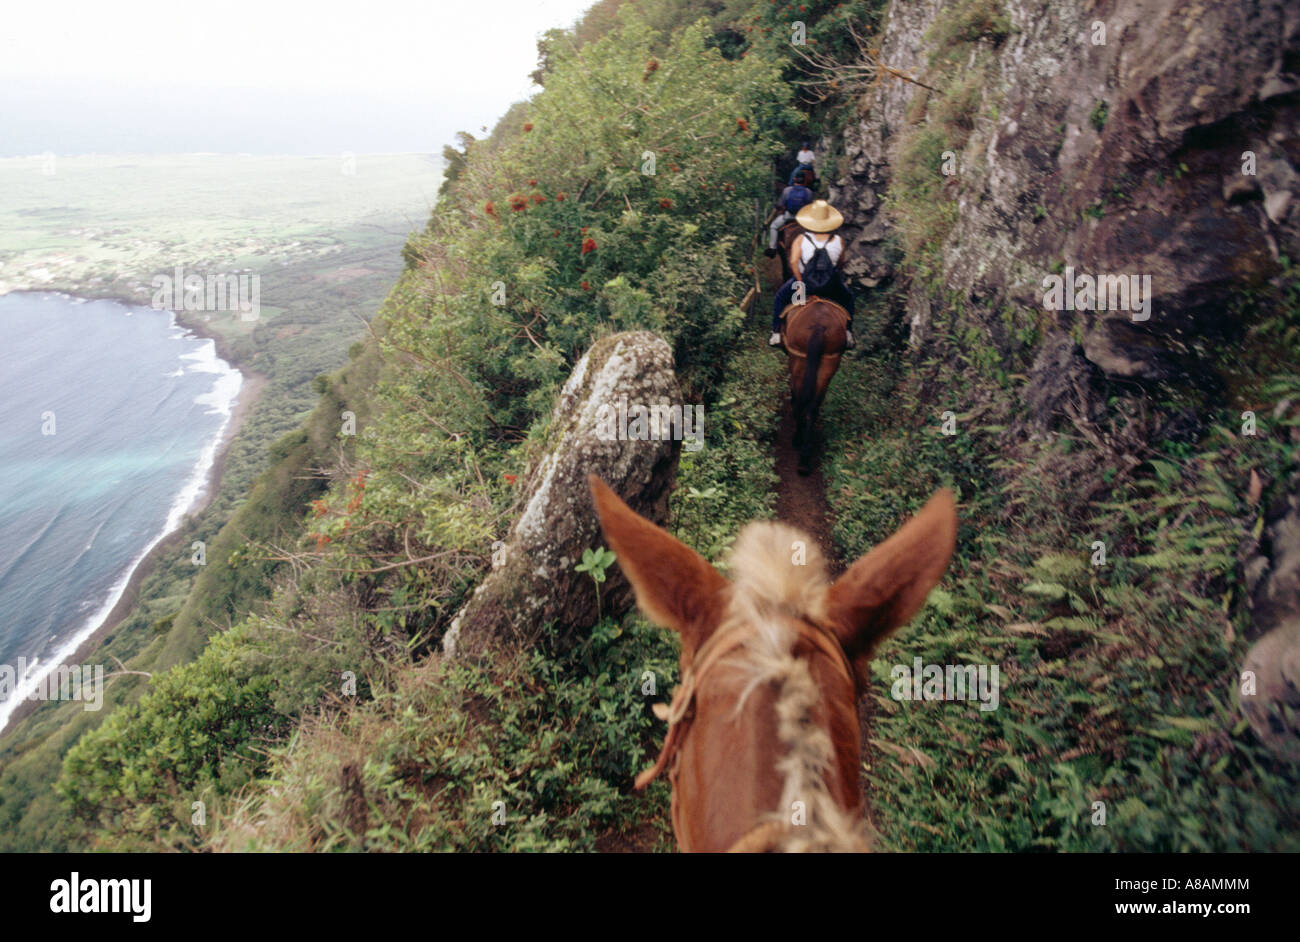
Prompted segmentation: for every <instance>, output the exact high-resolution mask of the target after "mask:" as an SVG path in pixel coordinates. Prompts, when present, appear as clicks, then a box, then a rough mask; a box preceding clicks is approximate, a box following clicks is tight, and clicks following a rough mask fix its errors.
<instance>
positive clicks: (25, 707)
mask: <svg viewBox="0 0 1300 942" xmlns="http://www.w3.org/2000/svg"><path fill="white" fill-rule="evenodd" d="M33 293H35V292H33ZM51 293H57V294H66V295H68V296H69V297H74V298H83V297H85V295H81V294H72V293H71V292H68V291H62V290H59V291H52V292H51ZM86 300H95V301H116V302H117V303H119V304H124V305H131V306H140V303H141V302H140V301H138V300H131V299H128V298H123V297H120V296H114V297H108V296H98V297H93V298H86ZM173 314H174V315H175V319H176V324H177V326H180V327H184V328H185V329H187V330H189V331H190V332H191V333H193V334H194V335H195V336H196V337H201V338H203V339H207V340H211V341H212V342H213V347H214V349H215V352H216V354H217V356H218V357H220V358H221V359H223V360H225V361H226V362H227V363H228V364H230V365H231V366H232V367H234V368H235V369H237V370H239V372H240V373H241V374H242V376H243V382H242V384H241V385H240V388H239V392H238V394H237V395H236V399H235V403H234V406H233V408H232V409H231V413H230V420H229V421H228V422H227V423H226V427H225V429H224V430H223V431H222V433H221V440H220V441H219V442H218V443H217V447H216V450H215V452H214V454H213V458H212V464H211V465H210V466H209V468H208V471H207V474H206V476H205V479H204V484H203V490H202V492H201V494H200V495H199V497H198V499H197V500H196V501H195V503H194V506H192V507H191V508H190V509H189V510H188V511H186V513H185V518H184V519H189V518H192V517H194V516H195V515H197V514H199V513H202V512H203V510H204V509H205V508H207V506H208V504H210V503H211V502H212V499H213V498H214V497H215V496H216V494H217V490H218V489H219V488H220V486H221V478H222V476H223V474H224V473H225V468H226V459H227V457H228V455H229V453H230V445H231V443H232V442H233V441H234V440H235V436H236V435H238V434H239V432H240V430H241V429H242V428H243V426H244V422H245V421H246V420H247V419H248V416H249V415H250V414H251V412H252V410H253V407H254V406H255V405H256V404H257V402H258V400H259V399H260V398H261V395H262V392H263V391H264V390H265V388H266V384H267V382H268V379H269V377H267V376H266V375H265V374H264V373H259V372H256V371H255V370H252V369H249V368H248V367H247V366H246V365H244V364H242V363H240V362H239V358H238V357H233V356H230V355H229V351H228V350H224V349H223V347H224V346H225V345H224V344H223V343H222V341H221V339H220V338H219V337H218V336H216V335H214V334H213V333H212V332H211V331H210V330H206V329H203V328H202V327H199V326H196V325H195V324H192V323H189V322H188V321H186V320H182V317H181V314H180V313H179V312H173ZM183 532H184V527H183V525H181V526H178V527H177V528H176V529H174V530H173V531H172V532H171V533H168V534H167V535H166V536H164V537H163V538H162V539H160V540H159V541H158V542H157V543H156V544H155V545H154V546H153V548H152V549H150V550H149V552H147V553H146V554H145V555H144V556H142V557H141V558H140V560H139V562H137V563H136V564H135V567H134V568H133V569H132V570H131V574H130V576H129V577H128V579H127V582H126V586H125V588H124V589H123V590H122V594H121V596H120V597H119V598H118V600H117V602H116V603H115V604H114V605H113V607H112V609H110V610H109V612H108V615H107V616H105V618H104V620H103V622H102V623H101V624H100V625H99V627H98V628H96V629H95V630H94V631H93V632H91V634H89V635H88V636H87V637H86V638H85V639H84V640H83V641H82V642H81V643H80V644H78V645H77V647H76V649H75V650H74V651H73V653H72V654H71V655H70V656H69V657H66V658H64V659H63V661H62V662H63V663H65V664H84V663H86V662H87V661H88V660H89V658H90V656H91V655H92V654H93V653H94V652H95V650H96V649H97V648H99V646H100V645H101V644H103V643H104V641H105V640H107V638H108V637H109V636H110V635H112V634H113V632H114V631H116V630H117V627H118V625H120V624H121V622H122V620H123V619H125V618H126V616H127V615H128V614H129V613H130V612H131V610H132V609H133V608H134V607H135V604H136V601H137V600H138V598H139V595H140V587H141V585H142V584H143V583H144V580H145V579H147V578H148V577H149V576H150V575H151V574H152V573H153V571H154V569H155V568H156V566H157V564H158V560H159V559H160V558H161V557H162V556H163V554H164V553H168V552H172V551H173V550H175V548H176V546H177V544H178V543H179V541H180V540H181V537H182V534H183ZM46 702H47V701H44V700H25V701H23V702H22V703H20V704H18V705H17V706H16V707H14V709H13V711H12V712H11V713H10V714H9V717H8V720H7V721H6V722H5V724H4V726H3V727H0V739H2V738H3V737H4V736H5V735H6V734H8V733H9V732H10V731H12V730H13V729H14V727H15V726H16V725H17V724H18V723H19V722H21V721H22V720H23V719H25V718H26V717H28V716H31V715H32V714H33V713H35V712H36V711H37V710H38V709H40V707H42V706H44V705H45V703H46Z"/></svg>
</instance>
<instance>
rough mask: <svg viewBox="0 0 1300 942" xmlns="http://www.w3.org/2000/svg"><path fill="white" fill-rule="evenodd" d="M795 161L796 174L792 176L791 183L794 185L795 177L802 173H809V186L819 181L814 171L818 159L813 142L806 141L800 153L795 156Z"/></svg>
mask: <svg viewBox="0 0 1300 942" xmlns="http://www.w3.org/2000/svg"><path fill="white" fill-rule="evenodd" d="M794 159H795V168H794V172H793V173H791V174H790V182H791V183H794V181H795V177H796V176H797V175H798V174H799V172H800V171H806V172H807V174H808V182H809V184H811V183H812V181H814V180H816V179H817V174H816V172H815V171H814V170H813V161H815V160H816V159H817V155H816V154H814V153H813V149H812V141H804V142H803V144H802V145H801V146H800V148H799V153H797V154H796V155H795V158H794Z"/></svg>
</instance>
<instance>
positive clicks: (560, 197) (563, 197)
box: [555, 193, 566, 203]
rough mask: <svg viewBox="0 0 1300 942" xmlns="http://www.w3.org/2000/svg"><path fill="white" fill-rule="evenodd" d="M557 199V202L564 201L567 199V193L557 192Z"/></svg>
mask: <svg viewBox="0 0 1300 942" xmlns="http://www.w3.org/2000/svg"><path fill="white" fill-rule="evenodd" d="M555 199H556V201H557V202H560V203H563V202H564V200H565V199H566V197H565V195H564V194H563V193H556V194H555Z"/></svg>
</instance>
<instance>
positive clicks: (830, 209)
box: [794, 200, 844, 232]
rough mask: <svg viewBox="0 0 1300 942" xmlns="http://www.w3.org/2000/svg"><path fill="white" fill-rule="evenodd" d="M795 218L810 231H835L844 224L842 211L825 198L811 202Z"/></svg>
mask: <svg viewBox="0 0 1300 942" xmlns="http://www.w3.org/2000/svg"><path fill="white" fill-rule="evenodd" d="M794 218H795V221H796V222H797V223H799V225H801V226H803V227H804V228H805V229H807V230H808V231H809V232H834V231H835V230H836V229H838V228H839V227H840V226H842V225H843V224H844V217H843V216H842V215H841V214H840V211H839V210H838V209H836V208H835V207H834V206H832V205H831V204H830V203H828V202H826V201H825V200H816V201H815V202H812V203H809V204H808V205H807V206H805V207H804V208H803V209H801V210H799V212H798V214H797V215H796V216H795V217H794Z"/></svg>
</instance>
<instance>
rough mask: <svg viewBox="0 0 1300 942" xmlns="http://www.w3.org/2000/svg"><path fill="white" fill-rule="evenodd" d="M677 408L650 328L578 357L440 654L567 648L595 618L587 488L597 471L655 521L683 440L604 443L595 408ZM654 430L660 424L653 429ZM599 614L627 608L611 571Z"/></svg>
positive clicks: (663, 346) (669, 363)
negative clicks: (497, 560)
mask: <svg viewBox="0 0 1300 942" xmlns="http://www.w3.org/2000/svg"><path fill="white" fill-rule="evenodd" d="M623 400H625V401H626V403H627V406H628V408H629V409H631V408H632V407H633V406H636V405H644V406H650V405H663V406H673V405H683V403H682V400H681V393H680V391H679V390H678V386H677V379H676V376H675V374H674V372H673V354H672V349H671V348H670V347H669V346H668V344H667V343H666V342H664V341H663V340H662V339H660V338H659V337H657V336H656V335H655V334H652V333H650V332H648V331H638V332H635V333H621V334H614V335H613V336H610V337H605V338H603V339H601V340H599V341H597V342H596V343H595V344H594V345H593V346H592V348H591V349H590V350H588V351H587V353H586V354H585V355H584V356H583V357H582V359H581V360H579V361H578V364H577V365H576V366H575V367H574V370H573V373H572V375H571V376H570V377H569V379H568V381H567V382H566V383H565V384H564V387H563V390H562V391H561V393H560V396H559V399H558V401H557V403H556V407H555V412H554V414H553V416H552V419H551V426H550V430H549V432H548V435H547V441H546V450H545V453H544V454H543V456H542V457H541V458H540V459H539V460H538V462H537V463H536V465H535V466H534V467H533V469H532V470H531V471H530V473H529V476H528V485H527V490H526V496H525V501H524V511H523V513H522V514H521V515H520V517H519V519H518V520H517V521H516V522H515V525H514V527H513V528H512V529H511V532H510V534H509V536H508V537H507V539H506V540H505V548H504V562H503V563H502V564H501V565H500V566H498V567H496V568H494V569H493V570H492V571H491V572H490V573H489V574H488V576H487V578H486V579H484V580H483V582H482V583H481V584H480V585H479V587H478V588H477V589H476V590H475V592H474V594H473V595H472V596H471V597H470V599H469V601H468V602H466V603H465V605H464V606H463V607H462V608H461V610H460V612H459V613H457V615H456V617H455V619H453V621H452V624H451V627H450V628H449V629H448V631H447V634H446V636H445V637H444V638H443V650H444V652H445V653H447V654H448V655H455V656H461V657H467V656H477V655H480V654H483V653H484V652H486V651H487V650H489V649H490V648H491V647H492V646H493V645H495V644H499V643H502V642H507V643H511V644H528V643H531V642H532V641H535V640H536V638H537V637H538V636H539V635H540V634H541V633H542V632H544V631H546V630H548V629H549V630H554V631H557V632H560V633H561V634H563V635H565V636H567V638H568V639H569V640H572V639H574V638H577V637H580V636H581V635H583V634H584V633H585V632H586V631H587V630H588V629H590V628H591V626H592V625H594V624H595V623H596V621H597V620H598V615H597V608H598V606H597V598H596V591H595V587H594V584H593V582H592V579H591V577H590V576H588V575H587V574H586V573H580V572H575V570H574V567H575V566H576V565H577V564H578V563H579V562H580V561H581V558H582V552H583V550H586V549H590V548H594V547H597V546H600V545H602V543H603V538H602V537H601V535H600V526H599V523H598V521H597V519H596V514H595V510H594V509H593V508H592V506H591V496H590V493H589V491H588V486H587V475H588V474H596V475H599V476H600V478H601V479H602V480H604V481H605V483H607V484H608V485H609V486H610V487H611V488H613V489H614V490H615V492H617V493H618V494H619V496H621V497H622V498H623V499H624V500H625V501H627V503H628V504H629V505H630V506H631V507H632V508H633V509H634V510H636V511H637V512H638V513H640V514H642V515H644V516H646V517H647V518H649V519H651V520H653V521H655V522H657V523H663V522H664V521H665V520H666V519H667V515H668V493H669V491H670V489H671V487H672V482H673V478H674V476H675V474H676V470H677V459H678V455H679V453H680V448H681V442H680V441H675V440H672V436H671V435H670V434H668V431H667V430H666V429H662V428H661V429H658V430H656V429H652V430H651V431H652V434H656V435H658V436H659V438H658V440H655V439H652V440H647V441H628V440H617V439H615V440H608V441H607V440H605V438H606V437H608V436H607V435H605V436H602V434H601V428H602V425H601V422H602V415H601V407H602V406H608V407H611V408H613V409H615V410H617V408H618V406H619V403H620V402H621V401H623ZM656 424H657V423H656ZM606 575H607V581H606V582H605V583H604V585H603V586H602V587H601V597H600V610H601V611H603V612H604V613H605V614H617V613H620V612H623V611H626V610H627V609H628V608H629V607H630V606H631V604H632V601H633V599H632V591H631V587H630V586H629V585H628V584H627V582H626V580H625V579H624V578H623V577H622V575H621V574H620V572H619V570H618V567H617V566H611V567H610V568H609V569H608V570H607V571H606Z"/></svg>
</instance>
